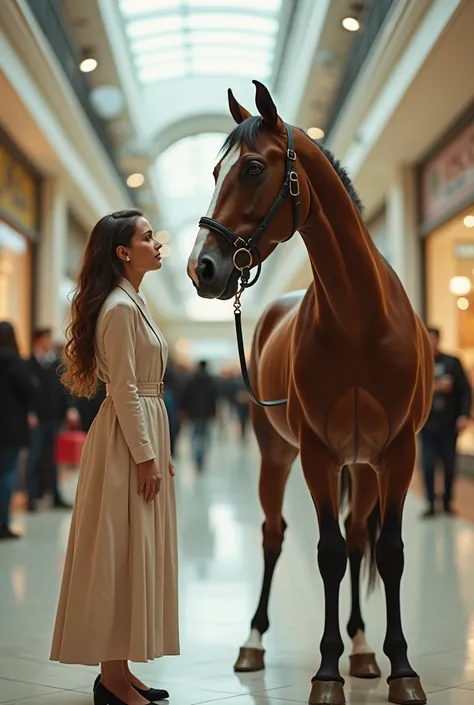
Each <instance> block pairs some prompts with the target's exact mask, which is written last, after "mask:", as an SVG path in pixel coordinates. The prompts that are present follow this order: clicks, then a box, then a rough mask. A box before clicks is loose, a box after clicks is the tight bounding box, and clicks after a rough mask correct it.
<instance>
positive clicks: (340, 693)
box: [308, 681, 346, 705]
mask: <svg viewBox="0 0 474 705" xmlns="http://www.w3.org/2000/svg"><path fill="white" fill-rule="evenodd" d="M308 703H309V705H345V703H346V698H345V697H344V686H343V685H342V683H339V682H338V681H313V685H312V688H311V695H310V696H309V700H308Z"/></svg>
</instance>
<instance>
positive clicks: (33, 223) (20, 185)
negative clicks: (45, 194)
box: [0, 143, 38, 230]
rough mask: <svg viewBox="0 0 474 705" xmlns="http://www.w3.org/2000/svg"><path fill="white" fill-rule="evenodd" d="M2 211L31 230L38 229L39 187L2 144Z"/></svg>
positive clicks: (0, 174) (0, 190)
mask: <svg viewBox="0 0 474 705" xmlns="http://www.w3.org/2000/svg"><path fill="white" fill-rule="evenodd" d="M0 211H3V213H4V214H5V216H6V217H7V218H8V217H10V218H11V219H12V220H13V222H14V223H17V224H18V225H20V226H23V227H24V228H26V229H29V230H36V228H37V217H38V216H37V185H36V182H35V180H34V179H33V177H32V176H31V175H30V174H29V172H28V171H27V170H26V169H25V167H24V166H23V165H22V164H20V163H19V162H18V161H17V160H16V159H15V158H14V157H13V156H12V154H11V153H10V152H9V151H8V150H7V149H6V147H5V146H4V145H3V144H1V143H0Z"/></svg>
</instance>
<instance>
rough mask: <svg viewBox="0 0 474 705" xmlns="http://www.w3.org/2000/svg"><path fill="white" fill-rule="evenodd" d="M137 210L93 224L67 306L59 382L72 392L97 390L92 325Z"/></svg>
mask: <svg viewBox="0 0 474 705" xmlns="http://www.w3.org/2000/svg"><path fill="white" fill-rule="evenodd" d="M141 216H143V213H142V212H141V211H140V210H138V209H135V208H134V209H130V210H123V211H117V212H116V213H111V214H110V215H106V216H104V218H101V219H100V220H99V222H98V223H97V225H95V226H94V228H93V230H92V232H91V234H90V237H89V240H88V242H87V246H86V251H85V253H84V258H83V260H82V265H81V269H80V273H79V278H78V286H77V289H76V292H75V294H74V297H73V299H72V305H71V323H70V325H69V327H68V329H67V333H66V339H67V343H66V348H65V357H66V359H65V366H64V370H63V374H62V382H63V384H64V386H65V387H66V388H67V389H69V391H70V392H72V394H74V395H76V396H78V397H86V398H88V399H90V398H91V397H93V396H94V394H95V392H96V390H97V361H96V355H95V328H96V324H97V317H98V315H99V311H100V309H101V307H102V304H103V303H104V301H105V299H106V298H107V296H108V295H109V294H110V292H111V291H112V289H113V288H114V286H115V285H116V284H117V282H118V281H119V279H120V277H121V276H122V275H123V262H122V260H121V259H120V258H119V257H118V255H117V247H119V246H120V245H122V246H123V247H130V244H131V240H132V237H133V235H134V234H135V230H136V227H137V220H138V218H140V217H141Z"/></svg>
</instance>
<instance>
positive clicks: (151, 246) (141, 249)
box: [124, 217, 163, 274]
mask: <svg viewBox="0 0 474 705" xmlns="http://www.w3.org/2000/svg"><path fill="white" fill-rule="evenodd" d="M162 247H163V245H162V244H161V242H158V240H157V239H156V238H155V237H154V235H153V230H152V227H151V225H150V223H149V222H148V220H147V219H146V218H142V217H140V218H138V220H137V227H136V230H135V234H134V236H133V237H132V241H131V243H130V246H129V247H126V248H124V249H125V250H126V252H127V254H128V256H129V257H130V261H129V262H128V261H126V262H125V266H126V267H127V266H128V267H129V268H130V269H131V270H132V271H133V272H136V273H137V274H145V273H146V272H150V271H153V270H155V269H161V255H160V250H161V248H162Z"/></svg>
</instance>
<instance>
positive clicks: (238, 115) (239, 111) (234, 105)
mask: <svg viewBox="0 0 474 705" xmlns="http://www.w3.org/2000/svg"><path fill="white" fill-rule="evenodd" d="M227 95H228V98H229V110H230V112H231V115H232V117H233V118H234V120H235V122H236V123H237V124H238V125H239V124H240V123H241V122H243V121H244V120H246V119H247V118H249V117H250V116H251V113H249V111H248V110H245V108H244V107H243V106H242V105H240V103H238V102H237V101H236V99H235V98H234V94H233V93H232V91H231V89H230V88H229V90H228V91H227Z"/></svg>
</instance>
